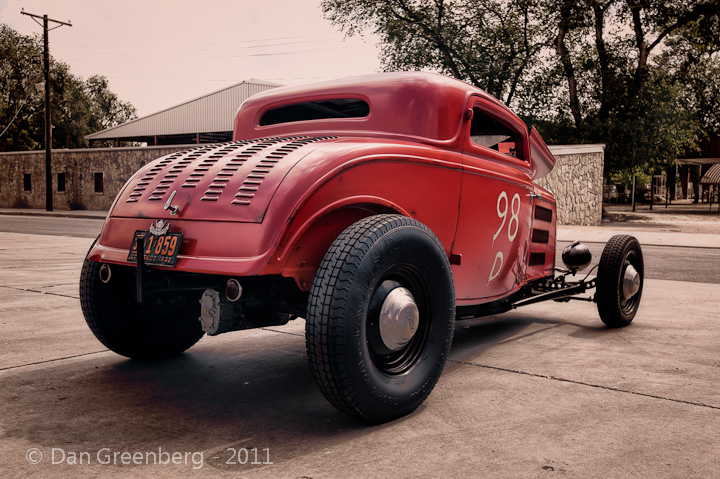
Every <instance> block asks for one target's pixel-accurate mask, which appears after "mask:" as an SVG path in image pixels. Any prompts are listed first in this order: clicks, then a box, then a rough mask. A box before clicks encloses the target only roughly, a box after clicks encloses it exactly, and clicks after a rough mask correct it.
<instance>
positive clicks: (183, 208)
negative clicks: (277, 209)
mask: <svg viewBox="0 0 720 479" xmlns="http://www.w3.org/2000/svg"><path fill="white" fill-rule="evenodd" d="M334 138H335V137H327V136H323V137H311V136H295V137H285V138H264V139H258V140H243V141H233V142H229V143H223V144H220V145H208V146H202V147H199V148H196V149H192V150H186V151H181V152H177V153H173V154H171V155H168V156H165V157H162V158H159V159H157V160H155V161H153V162H152V163H150V164H148V165H147V166H145V167H144V168H142V169H141V170H140V171H138V172H137V173H136V174H135V176H134V177H133V178H132V179H131V180H130V182H129V184H128V186H127V187H126V188H125V189H124V190H123V192H122V193H121V196H120V198H119V200H118V202H117V203H116V205H115V207H114V208H113V210H112V213H111V216H113V217H138V216H141V217H148V218H165V217H168V218H169V217H170V213H169V211H167V210H165V209H164V206H165V203H166V202H167V200H168V199H169V198H170V195H171V194H172V192H173V191H175V192H176V193H175V196H174V197H173V200H172V204H173V205H177V206H178V208H179V210H178V214H177V215H176V216H175V218H177V219H184V220H199V221H240V222H260V221H262V218H263V216H264V215H265V212H266V211H267V207H268V205H269V204H270V200H271V199H272V197H273V195H274V194H275V191H276V190H277V188H278V186H279V185H280V182H281V181H282V179H283V178H284V177H285V175H286V174H287V172H288V171H289V170H290V169H291V168H292V167H293V166H294V165H295V164H296V163H297V162H298V161H300V159H302V158H303V157H304V156H305V155H307V154H308V153H309V152H310V151H312V150H313V149H314V148H313V147H312V145H313V144H316V143H318V142H321V141H328V140H332V139H334Z"/></svg>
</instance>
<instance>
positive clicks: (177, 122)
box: [85, 80, 282, 140]
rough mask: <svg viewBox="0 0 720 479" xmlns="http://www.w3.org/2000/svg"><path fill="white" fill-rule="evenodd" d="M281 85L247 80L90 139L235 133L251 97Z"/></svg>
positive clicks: (93, 135)
mask: <svg viewBox="0 0 720 479" xmlns="http://www.w3.org/2000/svg"><path fill="white" fill-rule="evenodd" d="M279 86H282V85H280V84H277V83H271V82H266V81H262V80H247V81H243V82H240V83H238V84H235V85H231V86H229V87H226V88H223V89H221V90H218V91H216V92H213V93H209V94H207V95H203V96H201V97H199V98H195V99H194V100H190V101H187V102H185V103H181V104H179V105H176V106H173V107H170V108H166V109H165V110H161V111H159V112H157V113H153V114H151V115H147V116H144V117H141V118H136V119H135V120H130V121H128V122H127V123H123V124H122V125H118V126H114V127H112V128H108V129H106V130H102V131H99V132H96V133H92V134H90V135H87V136H86V137H85V138H86V139H88V140H105V139H115V138H120V139H122V138H135V137H142V136H161V135H181V134H189V133H203V132H219V131H232V129H233V121H234V120H235V113H237V109H238V107H239V106H240V104H241V103H242V102H243V101H245V100H246V99H247V98H248V97H250V96H252V95H254V94H256V93H260V92H261V91H265V90H269V89H271V88H276V87H279Z"/></svg>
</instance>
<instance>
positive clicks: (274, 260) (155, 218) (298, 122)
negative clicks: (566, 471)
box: [80, 73, 643, 422]
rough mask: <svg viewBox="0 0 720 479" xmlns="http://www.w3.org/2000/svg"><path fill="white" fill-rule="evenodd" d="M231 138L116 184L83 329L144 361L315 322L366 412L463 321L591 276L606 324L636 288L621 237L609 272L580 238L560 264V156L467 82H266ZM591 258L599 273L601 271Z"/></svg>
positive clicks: (563, 290) (342, 384) (407, 400)
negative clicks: (204, 340) (254, 331)
mask: <svg viewBox="0 0 720 479" xmlns="http://www.w3.org/2000/svg"><path fill="white" fill-rule="evenodd" d="M233 138H234V141H232V142H229V143H223V144H217V145H207V146H200V147H198V148H195V149H189V150H186V151H182V152H178V153H173V154H171V155H168V156H165V157H162V158H159V159H157V160H155V161H153V162H152V163H150V164H148V165H146V166H144V167H143V168H142V169H140V171H138V172H137V173H136V174H135V175H134V176H133V177H132V178H131V179H130V180H129V181H128V182H127V184H126V185H125V186H124V188H123V189H122V191H121V192H120V193H119V194H118V196H117V198H116V200H115V203H114V205H113V207H112V209H111V210H110V213H109V215H108V217H107V220H106V222H105V224H104V226H103V229H102V233H101V234H100V236H99V237H98V239H97V241H96V242H95V243H94V244H93V246H92V248H91V249H90V251H89V253H88V255H87V258H86V260H85V262H84V265H83V269H82V275H81V280H80V295H81V304H82V309H83V312H84V314H85V318H86V320H87V323H88V325H89V326H90V328H91V329H92V331H93V333H94V334H95V335H96V336H97V338H98V339H99V340H100V341H101V342H102V343H103V344H104V345H105V346H107V347H108V348H109V349H111V350H113V351H115V352H117V353H118V354H122V355H125V356H128V357H131V358H153V357H161V356H168V355H173V354H178V353H181V352H182V351H184V350H186V349H187V348H189V347H190V346H192V345H193V344H195V343H196V342H197V341H198V340H199V339H200V337H201V336H202V335H203V334H205V333H207V334H208V335H216V334H220V333H224V332H228V331H234V330H240V329H248V328H257V327H265V326H272V325H282V324H285V323H287V322H288V321H289V320H291V319H294V318H297V317H303V318H305V321H306V344H307V354H308V358H309V362H310V366H311V368H312V371H313V373H314V376H315V379H316V382H317V384H318V386H319V388H320V389H321V391H322V393H323V394H324V395H325V397H326V398H327V399H328V400H329V401H330V402H331V403H332V404H333V405H334V406H335V407H337V408H338V409H340V410H341V411H343V412H345V413H348V414H350V415H353V416H357V417H359V418H362V419H364V420H366V421H370V422H382V421H387V420H391V419H394V418H397V417H400V416H403V415H405V414H408V413H409V412H411V411H413V410H414V409H416V408H417V407H418V406H419V405H420V404H421V403H422V402H423V401H424V400H425V398H426V397H427V396H428V395H429V394H430V391H431V390H432V389H433V387H434V386H435V383H436V382H437V380H438V377H439V376H440V373H441V371H442V369H443V366H444V364H445V361H446V358H447V355H448V351H449V349H450V344H451V341H452V337H453V329H454V323H455V320H456V319H464V318H472V317H479V316H483V315H488V314H496V313H501V312H504V311H508V310H510V309H512V308H515V307H518V306H522V305H523V304H528V303H533V302H537V301H542V300H548V299H553V300H567V299H569V298H573V297H576V296H575V295H577V294H579V293H584V292H586V291H588V290H590V289H593V288H595V294H594V296H592V297H591V298H585V299H587V300H594V301H595V302H596V303H597V306H598V310H599V313H600V317H601V319H602V320H603V321H604V322H605V323H606V324H607V325H608V326H610V327H619V326H625V325H627V324H629V323H630V322H631V321H632V319H633V318H634V316H635V313H636V311H637V308H638V305H639V302H640V297H641V294H642V286H643V259H642V252H641V248H640V245H639V244H638V242H637V240H636V239H635V238H633V237H631V236H617V237H613V238H612V239H611V240H610V242H609V243H608V244H607V245H606V247H605V250H604V252H603V254H602V257H601V258H600V261H599V264H598V266H597V268H598V269H597V275H596V276H592V277H591V276H590V274H587V275H585V276H584V278H583V279H579V280H572V278H573V277H574V276H575V274H576V273H577V272H578V271H580V270H582V269H584V268H585V267H586V266H588V265H589V263H590V262H591V257H590V252H589V250H588V249H587V247H585V246H584V245H582V244H578V243H574V244H573V245H570V246H568V248H566V249H565V251H564V252H563V260H564V263H565V265H566V266H565V268H562V269H558V268H556V267H555V231H556V230H555V222H556V205H555V199H554V197H553V195H552V194H551V193H550V192H549V191H547V190H545V189H543V188H541V187H539V186H538V185H537V184H536V183H535V182H534V180H535V179H537V178H540V177H542V176H543V175H545V174H547V173H548V172H549V171H550V170H551V169H552V168H553V165H554V162H555V159H554V157H553V155H552V154H551V153H550V151H549V150H548V148H547V146H546V145H545V143H544V142H543V140H542V139H541V138H540V136H539V135H538V133H537V131H535V129H531V130H528V128H527V127H526V126H525V124H524V123H523V122H522V121H521V120H520V119H519V118H518V117H517V116H515V115H514V114H513V113H511V112H510V111H509V110H508V109H507V108H506V107H505V106H503V105H502V104H501V103H500V102H498V101H497V100H495V99H494V98H492V97H490V96H489V95H488V94H486V93H485V92H483V91H482V90H479V89H477V88H475V87H472V86H470V85H467V84H465V83H463V82H460V81H457V80H454V79H450V78H447V77H443V76H440V75H434V74H426V73H395V74H378V75H371V76H366V77H360V78H351V79H346V80H339V81H332V82H326V83H321V84H317V85H310V86H302V87H285V88H278V89H276V90H270V91H266V92H263V93H260V94H258V95H255V96H253V97H251V98H250V99H248V100H247V101H245V102H244V103H243V104H242V106H241V107H240V109H239V111H238V113H237V115H236V119H235V125H234V136H233ZM591 271H592V270H591Z"/></svg>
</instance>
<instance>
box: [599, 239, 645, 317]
mask: <svg viewBox="0 0 720 479" xmlns="http://www.w3.org/2000/svg"><path fill="white" fill-rule="evenodd" d="M626 275H628V277H627V279H626ZM644 276H645V266H644V262H643V255H642V249H641V248H640V243H639V242H638V240H637V239H635V238H634V237H633V236H628V235H617V236H613V237H612V238H610V241H608V242H607V244H606V245H605V249H604V250H603V252H602V256H601V257H600V263H599V266H598V274H597V280H596V281H597V292H596V295H595V300H596V302H597V307H598V312H599V313H600V319H601V320H602V322H603V323H605V324H606V325H608V327H611V328H620V327H623V326H627V325H628V324H630V323H631V322H632V320H633V319H634V318H635V314H636V313H637V310H638V307H639V306H640V298H641V297H642V290H643V283H644ZM632 277H634V278H635V279H636V284H634V285H632V284H631V281H630V278H632ZM635 289H637V291H635V292H633V290H635ZM630 293H632V294H630Z"/></svg>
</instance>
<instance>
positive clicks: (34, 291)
mask: <svg viewBox="0 0 720 479" xmlns="http://www.w3.org/2000/svg"><path fill="white" fill-rule="evenodd" d="M0 288H7V289H14V290H15V291H25V292H26V293H39V294H49V295H51V296H60V297H63V298H71V299H80V298H79V297H78V296H70V295H69V294H60V293H52V292H50V291H40V290H37V289H29V288H18V287H16V286H5V285H3V284H0Z"/></svg>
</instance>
